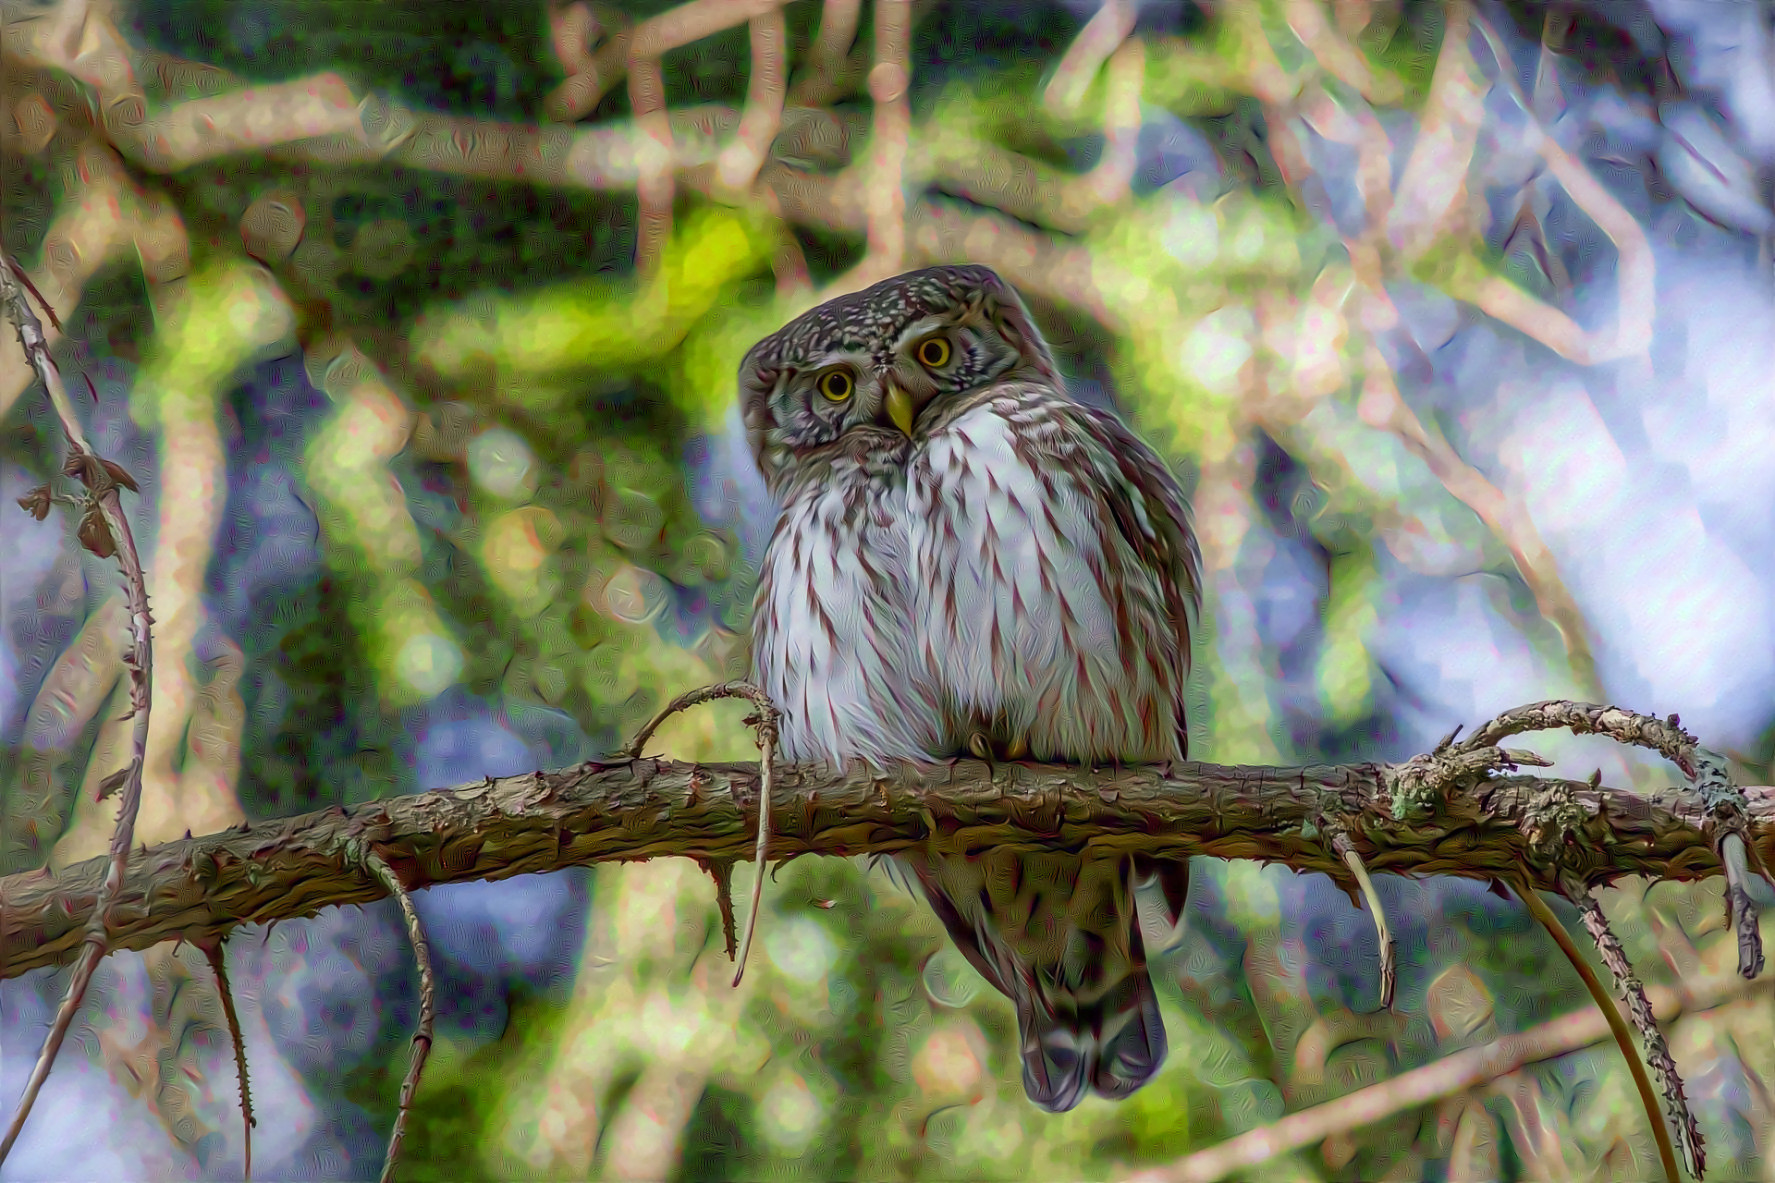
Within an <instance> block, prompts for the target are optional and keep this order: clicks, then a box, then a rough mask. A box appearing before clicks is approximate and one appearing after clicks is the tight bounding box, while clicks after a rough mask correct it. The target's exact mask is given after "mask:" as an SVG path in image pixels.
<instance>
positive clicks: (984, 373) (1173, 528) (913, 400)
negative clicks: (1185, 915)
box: [739, 266, 1200, 1112]
mask: <svg viewBox="0 0 1775 1183" xmlns="http://www.w3.org/2000/svg"><path fill="white" fill-rule="evenodd" d="M739 381H740V394H741V412H742V417H743V419H744V422H745V426H746V431H747V436H748V440H749V442H750V444H751V447H752V452H753V455H754V458H755V459H756V461H757V463H758V467H759V470H760V472H761V473H762V474H763V477H764V480H765V483H766V485H767V486H768V487H769V489H770V492H771V494H772V496H773V498H774V499H775V501H776V504H777V507H778V516H777V519H776V525H775V529H774V531H773V533H772V535H771V539H770V542H769V544H768V546H767V547H766V549H765V554H764V559H763V564H762V570H761V573H760V579H759V585H758V593H757V598H756V601H755V605H754V616H753V638H752V655H753V656H752V660H753V677H754V680H755V681H756V682H757V683H758V684H759V685H760V686H761V687H762V688H763V689H764V690H765V691H766V692H767V693H768V694H769V695H770V696H771V698H772V699H773V700H774V701H775V702H776V703H777V705H778V706H779V707H780V708H781V710H782V712H783V717H782V724H781V737H780V748H779V750H780V752H781V753H782V756H783V758H784V759H786V760H789V761H792V762H797V763H817V762H829V763H833V764H838V765H842V764H844V763H846V762H849V761H851V760H861V761H864V762H865V763H867V764H870V765H875V766H885V765H887V764H889V763H891V762H893V761H896V760H912V761H919V762H937V761H942V760H945V759H950V758H954V757H958V756H963V755H973V756H976V757H979V758H982V759H988V760H1021V759H1032V760H1042V761H1057V762H1065V763H1077V764H1086V765H1093V766H1095V765H1101V764H1114V763H1153V762H1167V763H1168V762H1171V761H1176V760H1181V759H1183V758H1184V756H1185V755H1186V753H1187V733H1186V730H1185V724H1184V688H1185V683H1186V681H1187V679H1188V676H1189V662H1190V637H1191V634H1192V631H1193V630H1194V627H1195V621H1196V617H1197V613H1198V611H1199V607H1198V605H1199V590H1198V589H1199V586H1200V558H1199V556H1198V551H1197V547H1196V541H1195V535H1194V532H1193V530H1192V528H1191V525H1190V517H1189V510H1188V505H1187V503H1186V501H1185V499H1184V496H1183V494H1182V492H1181V490H1179V488H1178V486H1177V483H1176V481H1175V479H1174V478H1173V477H1172V475H1171V473H1170V471H1169V470H1168V469H1167V468H1166V466H1165V464H1164V463H1163V462H1162V461H1161V460H1160V459H1159V457H1158V456H1157V455H1156V454H1155V453H1154V452H1153V451H1152V449H1150V448H1149V447H1147V446H1146V445H1145V444H1144V443H1142V442H1141V441H1140V440H1139V439H1138V438H1137V437H1135V436H1134V435H1133V434H1132V433H1131V432H1130V431H1129V430H1128V429H1127V428H1126V427H1125V426H1123V424H1122V423H1121V422H1120V421H1119V420H1118V419H1117V418H1116V417H1115V416H1113V415H1111V414H1108V413H1106V412H1103V411H1100V410H1097V409H1095V408H1093V407H1089V406H1086V405H1084V404H1082V403H1080V402H1078V401H1077V400H1075V399H1073V398H1072V397H1070V396H1069V395H1068V393H1067V391H1066V387H1065V383H1064V381H1063V380H1062V378H1061V376H1060V373H1059V370H1058V369H1057V368H1056V366H1055V364H1054V360H1053V356H1052V354H1051V352H1050V351H1049V349H1048V346H1047V343H1046V342H1045V341H1044V340H1043V339H1042V336H1041V334H1040V332H1039V331H1038V330H1037V329H1036V326H1035V324H1034V322H1033V320H1031V318H1030V316H1029V313H1028V311H1027V310H1026V309H1025V307H1024V305H1023V302H1022V301H1021V300H1020V299H1019V298H1018V296H1017V294H1016V293H1015V292H1014V291H1013V290H1012V289H1011V288H1010V287H1009V286H1008V285H1007V284H1005V283H1004V281H1003V280H1001V279H1000V278H999V277H998V276H997V275H996V274H995V273H994V272H992V271H991V270H989V269H987V268H984V267H971V266H969V267H933V268H929V269H926V270H923V271H916V272H911V273H909V274H906V275H901V276H898V277H897V278H894V279H890V280H887V281H885V282H883V283H879V284H876V285H875V286H873V287H871V288H868V289H866V290H864V291H861V292H856V293H853V294H850V295H846V296H841V297H839V298H837V299H834V300H831V301H829V302H827V303H826V304H823V305H821V306H820V307H818V308H815V309H813V310H812V311H811V312H808V313H806V314H804V315H802V316H800V317H798V318H797V319H795V320H794V321H791V322H790V323H789V324H788V325H787V326H785V327H784V328H783V329H781V330H780V331H778V332H777V333H775V334H773V335H771V336H769V337H767V338H765V339H764V340H763V341H761V342H759V343H758V344H757V345H756V346H755V347H753V349H752V350H751V351H750V352H749V353H748V354H747V355H746V358H745V361H744V362H743V363H742V364H741V368H740V375H739ZM893 863H894V864H895V865H894V866H891V867H890V870H896V871H897V872H898V874H899V876H900V877H901V878H902V879H903V880H904V881H906V882H908V883H910V884H912V885H914V886H915V888H916V889H917V890H918V891H920V892H921V893H922V894H923V896H924V898H925V899H926V900H927V901H928V902H929V904H930V906H931V908H932V910H933V911H934V912H935V913H936V915H937V917H938V918H939V919H940V920H941V921H942V923H943V925H944V927H945V928H946V929H947V930H948V932H949V935H950V938H951V939H952V940H953V941H954V942H955V945H956V947H957V948H958V949H959V950H960V951H961V953H962V954H963V955H964V956H965V957H966V958H967V959H968V961H969V962H970V963H971V964H972V965H973V966H974V968H975V969H977V970H978V971H979V972H980V973H981V975H982V976H983V977H985V978H986V980H987V981H989V982H990V983H992V985H993V986H994V987H995V988H997V989H998V990H999V991H1000V992H1001V993H1003V994H1004V995H1005V996H1006V997H1008V998H1009V999H1010V1000H1011V1001H1012V1003H1013V1004H1014V1005H1015V1007H1016V1011H1017V1020H1018V1031H1019V1038H1020V1042H1021V1055H1022V1061H1023V1082H1024V1087H1025V1090H1026V1091H1027V1092H1028V1094H1029V1097H1030V1099H1031V1100H1032V1101H1034V1102H1035V1103H1036V1104H1038V1105H1040V1106H1042V1107H1044V1108H1046V1109H1049V1110H1052V1111H1055V1112H1059V1111H1064V1110H1067V1109H1071V1108H1072V1107H1073V1106H1075V1105H1077V1104H1078V1102H1079V1101H1080V1100H1081V1099H1082V1098H1083V1097H1084V1095H1085V1094H1086V1093H1087V1092H1089V1091H1095V1092H1097V1093H1099V1094H1100V1095H1103V1096H1107V1097H1112V1098H1119V1097H1124V1096H1127V1095H1128V1094H1129V1093H1131V1092H1133V1091H1134V1090H1135V1089H1137V1088H1139V1087H1140V1086H1141V1085H1142V1084H1144V1083H1145V1082H1146V1081H1147V1080H1148V1079H1150V1078H1151V1076H1152V1075H1153V1073H1155V1072H1156V1071H1157V1070H1158V1068H1159V1066H1160V1065H1161V1064H1162V1063H1163V1061H1164V1058H1165V1052H1166V1043H1165V1031H1164V1026H1163V1024H1162V1022H1161V1021H1160V1018H1159V1012H1158V1003H1157V1000H1156V997H1155V995H1154V993H1153V987H1152V982H1151V980H1150V978H1149V977H1148V974H1147V970H1146V952H1145V942H1146V936H1145V933H1144V931H1143V924H1142V921H1141V914H1142V912H1143V911H1144V912H1145V913H1146V914H1147V915H1148V916H1149V918H1150V920H1151V924H1150V926H1151V927H1155V928H1157V929H1158V930H1159V931H1161V932H1169V931H1171V930H1173V929H1174V928H1175V926H1176V924H1177V922H1178V919H1179V917H1180V915H1181V911H1182V908H1183V903H1184V898H1185V891H1186V889H1187V884H1188V869H1187V866H1186V865H1184V864H1182V863H1172V862H1160V861H1154V860H1149V859H1146V858H1143V857H1131V856H1126V855H1117V854H1113V853H1108V854H1106V853H1102V852H1094V851H1091V850H1088V849H1087V850H1081V851H1056V852H1051V853H1039V854H1020V853H1019V854H1014V853H1006V852H1001V851H988V852H985V853H983V854H979V855H964V854H957V853H947V852H945V853H939V852H936V851H923V850H921V851H912V852H908V853H906V854H903V855H900V856H896V858H895V859H894V860H893Z"/></svg>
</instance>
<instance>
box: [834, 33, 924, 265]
mask: <svg viewBox="0 0 1775 1183" xmlns="http://www.w3.org/2000/svg"><path fill="white" fill-rule="evenodd" d="M911 20H912V4H911V0H876V5H875V65H874V66H873V67H872V68H871V69H870V71H869V97H870V99H871V100H873V101H874V104H875V111H874V129H873V130H874V134H873V135H872V136H871V137H870V145H869V161H868V164H867V168H868V177H869V180H868V186H867V188H866V189H865V191H864V201H865V208H866V210H867V215H868V220H867V228H866V231H865V240H866V241H867V243H868V249H867V253H866V254H865V256H864V259H863V262H862V263H860V264H858V266H857V268H856V269H855V270H854V271H853V272H852V275H851V277H850V278H849V279H848V280H845V281H842V283H843V286H856V287H863V286H866V285H868V284H870V283H873V282H875V281H876V280H879V279H885V278H887V277H888V276H890V275H893V274H895V273H896V272H898V271H899V270H900V268H901V266H902V265H903V263H904V260H905V257H906V189H905V183H906V177H905V174H906V150H907V145H908V142H909V141H910V138H911V135H912V108H911V106H910V104H909V103H908V100H907V88H908V87H909V85H910V81H911V76H910V75H909V74H908V72H907V39H908V36H909V32H910V25H911Z"/></svg>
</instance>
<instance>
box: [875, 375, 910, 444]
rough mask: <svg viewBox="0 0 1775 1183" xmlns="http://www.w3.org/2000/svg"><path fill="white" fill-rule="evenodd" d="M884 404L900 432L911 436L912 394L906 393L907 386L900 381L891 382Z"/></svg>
mask: <svg viewBox="0 0 1775 1183" xmlns="http://www.w3.org/2000/svg"><path fill="white" fill-rule="evenodd" d="M882 406H883V408H884V409H885V410H886V411H887V415H888V418H889V419H891V420H893V424H894V426H895V427H898V428H899V429H900V434H902V435H904V436H906V437H907V438H911V436H912V396H911V395H909V394H907V393H906V391H905V388H904V387H902V386H901V385H900V384H899V383H898V382H889V383H888V384H887V398H886V400H884V402H883V404H882Z"/></svg>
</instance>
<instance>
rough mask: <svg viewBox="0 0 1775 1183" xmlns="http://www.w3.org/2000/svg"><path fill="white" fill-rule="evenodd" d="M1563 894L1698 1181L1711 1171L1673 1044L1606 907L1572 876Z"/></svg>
mask: <svg viewBox="0 0 1775 1183" xmlns="http://www.w3.org/2000/svg"><path fill="white" fill-rule="evenodd" d="M1562 889H1563V891H1564V893H1565V897H1566V898H1567V899H1569V900H1571V901H1572V903H1574V904H1576V905H1577V906H1578V916H1579V918H1580V919H1581V920H1583V922H1584V929H1585V931H1586V932H1588V933H1589V934H1590V939H1591V940H1593V941H1595V942H1596V951H1597V953H1598V954H1600V955H1601V957H1602V963H1603V965H1605V966H1607V967H1608V971H1609V975H1610V976H1611V977H1613V978H1614V979H1615V992H1616V993H1617V994H1619V995H1620V996H1621V998H1622V1000H1623V1001H1624V1002H1626V1004H1627V1017H1628V1018H1629V1019H1631V1020H1632V1021H1633V1027H1634V1030H1636V1031H1638V1032H1639V1037H1640V1039H1642V1040H1644V1041H1645V1045H1646V1062H1647V1063H1648V1064H1650V1065H1651V1067H1652V1071H1653V1072H1656V1073H1657V1074H1658V1083H1659V1085H1660V1086H1661V1087H1662V1088H1663V1091H1664V1107H1665V1111H1666V1112H1667V1113H1668V1114H1669V1116H1670V1124H1671V1126H1673V1127H1675V1129H1676V1132H1677V1136H1678V1138H1680V1139H1681V1141H1682V1147H1683V1157H1684V1158H1685V1159H1687V1160H1688V1164H1689V1172H1690V1173H1691V1174H1692V1175H1694V1176H1695V1178H1697V1179H1699V1178H1701V1177H1702V1176H1703V1175H1704V1174H1705V1173H1706V1171H1707V1152H1706V1147H1705V1143H1704V1142H1703V1141H1702V1138H1701V1127H1700V1126H1699V1125H1698V1124H1696V1122H1695V1114H1694V1112H1693V1110H1691V1109H1690V1108H1689V1098H1688V1096H1687V1095H1686V1094H1685V1093H1684V1092H1683V1078H1682V1076H1681V1075H1680V1074H1679V1073H1678V1072H1677V1070H1676V1061H1675V1060H1673V1059H1671V1058H1670V1045H1669V1044H1667V1043H1666V1042H1665V1041H1664V1033H1663V1032H1662V1031H1660V1030H1659V1029H1658V1019H1657V1016H1656V1015H1655V1014H1654V1013H1653V1012H1652V1004H1651V1001H1650V1000H1649V999H1647V998H1646V988H1645V987H1644V986H1643V985H1641V984H1640V980H1639V977H1638V975H1636V974H1635V973H1634V972H1633V964H1632V963H1631V962H1629V961H1628V960H1627V950H1626V949H1624V948H1622V947H1621V938H1620V937H1618V936H1616V935H1615V930H1614V929H1612V928H1610V927H1609V920H1608V917H1607V916H1605V915H1603V911H1602V905H1601V904H1599V903H1597V902H1596V897H1595V896H1594V895H1592V894H1591V892H1590V889H1589V888H1588V887H1586V886H1585V885H1584V882H1583V880H1581V879H1579V878H1578V877H1577V876H1575V875H1569V874H1568V875H1566V876H1565V877H1564V882H1563V888H1562Z"/></svg>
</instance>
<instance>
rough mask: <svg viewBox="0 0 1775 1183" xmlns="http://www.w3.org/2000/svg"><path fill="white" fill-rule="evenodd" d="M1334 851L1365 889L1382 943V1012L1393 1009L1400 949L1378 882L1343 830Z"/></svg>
mask: <svg viewBox="0 0 1775 1183" xmlns="http://www.w3.org/2000/svg"><path fill="white" fill-rule="evenodd" d="M1331 849H1332V850H1334V851H1336V852H1337V854H1338V856H1339V857H1340V858H1342V859H1343V860H1344V866H1346V867H1348V868H1349V869H1350V874H1352V875H1354V876H1355V877H1356V885H1357V886H1358V887H1360V888H1361V889H1362V898H1363V900H1365V901H1366V902H1367V904H1368V913H1369V915H1370V916H1372V917H1373V918H1374V932H1375V936H1376V937H1377V938H1378V939H1379V940H1380V950H1381V1009H1382V1010H1391V1009H1392V1008H1393V986H1394V982H1395V981H1396V979H1397V977H1398V973H1397V969H1396V961H1395V958H1396V954H1397V945H1396V942H1395V941H1394V940H1393V930H1392V929H1391V928H1389V927H1388V926H1387V913H1386V911H1385V909H1383V908H1382V907H1381V897H1380V894H1379V893H1378V892H1376V891H1375V889H1374V880H1373V879H1372V878H1370V877H1369V874H1368V867H1367V865H1366V864H1365V863H1363V861H1362V856H1361V855H1359V854H1357V853H1356V848H1355V847H1354V846H1352V845H1351V844H1350V836H1349V835H1348V834H1346V833H1345V832H1344V831H1343V829H1342V828H1341V827H1339V828H1335V829H1333V830H1332V834H1331Z"/></svg>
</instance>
